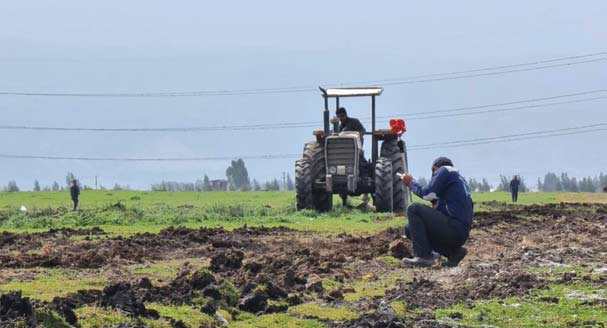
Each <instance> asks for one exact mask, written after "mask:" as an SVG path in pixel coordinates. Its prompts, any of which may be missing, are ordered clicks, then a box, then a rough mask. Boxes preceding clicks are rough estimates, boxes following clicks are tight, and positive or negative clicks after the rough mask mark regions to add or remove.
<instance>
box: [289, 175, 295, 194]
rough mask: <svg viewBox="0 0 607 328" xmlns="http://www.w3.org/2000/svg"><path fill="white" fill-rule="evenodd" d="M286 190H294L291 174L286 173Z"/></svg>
mask: <svg viewBox="0 0 607 328" xmlns="http://www.w3.org/2000/svg"><path fill="white" fill-rule="evenodd" d="M287 190H289V191H292V190H295V183H293V179H291V175H290V174H288V173H287Z"/></svg>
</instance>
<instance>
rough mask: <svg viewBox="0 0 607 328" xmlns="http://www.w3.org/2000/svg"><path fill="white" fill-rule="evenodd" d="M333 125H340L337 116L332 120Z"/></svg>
mask: <svg viewBox="0 0 607 328" xmlns="http://www.w3.org/2000/svg"><path fill="white" fill-rule="evenodd" d="M331 123H332V124H335V123H339V119H338V118H337V116H333V118H332V119H331Z"/></svg>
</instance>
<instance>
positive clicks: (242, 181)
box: [226, 158, 251, 191]
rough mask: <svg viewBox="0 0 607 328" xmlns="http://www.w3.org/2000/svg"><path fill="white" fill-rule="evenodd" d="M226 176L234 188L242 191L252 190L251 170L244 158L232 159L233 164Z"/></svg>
mask: <svg viewBox="0 0 607 328" xmlns="http://www.w3.org/2000/svg"><path fill="white" fill-rule="evenodd" d="M226 177H227V178H228V181H229V183H230V184H231V185H232V187H233V188H234V189H236V190H242V191H246V190H251V180H250V179H249V172H248V171H247V168H246V166H245V163H244V161H243V160H242V158H239V159H238V160H236V161H232V165H230V166H229V167H228V168H227V169H226ZM230 190H232V189H230Z"/></svg>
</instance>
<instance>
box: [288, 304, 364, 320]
mask: <svg viewBox="0 0 607 328" xmlns="http://www.w3.org/2000/svg"><path fill="white" fill-rule="evenodd" d="M289 313H290V314H296V315H300V316H303V317H306V318H315V319H320V320H331V321H343V320H353V319H356V318H358V317H360V314H359V313H356V312H354V311H353V310H351V309H350V308H348V307H345V306H338V307H333V306H323V305H320V304H318V303H314V302H312V303H304V304H300V305H297V306H293V307H290V308H289Z"/></svg>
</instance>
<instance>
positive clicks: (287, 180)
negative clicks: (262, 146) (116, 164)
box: [151, 159, 295, 192]
mask: <svg viewBox="0 0 607 328" xmlns="http://www.w3.org/2000/svg"><path fill="white" fill-rule="evenodd" d="M225 176H226V178H225V179H217V180H211V179H210V178H209V177H208V175H206V174H205V175H204V178H203V179H198V180H196V181H195V182H177V181H161V182H160V183H155V184H152V186H151V188H152V190H154V191H194V192H208V191H251V190H254V191H262V190H266V191H278V190H295V183H294V182H293V179H292V178H291V175H290V174H284V175H283V178H282V179H272V180H270V181H266V182H264V183H260V182H259V181H257V180H256V179H253V180H251V178H250V177H249V172H248V170H247V167H246V165H245V162H244V161H243V160H242V159H238V160H235V161H232V162H231V164H230V166H228V168H227V169H226V172H225ZM281 180H282V181H281Z"/></svg>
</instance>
